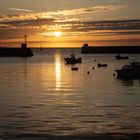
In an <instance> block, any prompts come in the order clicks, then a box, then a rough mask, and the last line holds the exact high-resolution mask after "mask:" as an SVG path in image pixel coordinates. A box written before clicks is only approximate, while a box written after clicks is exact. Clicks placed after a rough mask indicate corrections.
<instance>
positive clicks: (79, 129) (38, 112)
mask: <svg viewBox="0 0 140 140" xmlns="http://www.w3.org/2000/svg"><path fill="white" fill-rule="evenodd" d="M32 51H33V53H34V56H33V57H29V58H20V57H1V58H0V140H118V139H121V140H123V139H129V140H131V139H132V140H140V79H125V80H122V79H118V78H117V74H116V72H115V70H116V69H120V68H121V67H122V66H123V65H125V64H129V63H130V62H133V61H140V55H139V54H124V56H125V55H127V56H129V59H128V60H116V59H115V55H117V54H81V53H80V49H42V50H39V49H33V50H32ZM72 53H73V54H75V55H76V57H81V58H82V63H81V64H76V65H67V64H65V61H64V58H65V57H69V56H70V55H71V54H72ZM98 63H105V64H108V66H107V67H100V68H98V67H97V64H98ZM72 67H78V71H72V70H71V68H72ZM88 72H89V73H88Z"/></svg>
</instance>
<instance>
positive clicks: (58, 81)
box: [55, 54, 61, 90]
mask: <svg viewBox="0 0 140 140" xmlns="http://www.w3.org/2000/svg"><path fill="white" fill-rule="evenodd" d="M55 77H56V90H60V88H61V58H60V55H59V54H56V55H55Z"/></svg>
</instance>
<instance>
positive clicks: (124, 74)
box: [115, 62, 140, 79]
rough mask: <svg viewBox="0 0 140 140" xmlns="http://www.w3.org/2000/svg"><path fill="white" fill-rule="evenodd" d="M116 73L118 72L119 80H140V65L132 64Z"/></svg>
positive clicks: (137, 63)
mask: <svg viewBox="0 0 140 140" xmlns="http://www.w3.org/2000/svg"><path fill="white" fill-rule="evenodd" d="M115 71H116V72H117V76H118V78H123V79H127V78H140V63H139V62H132V63H130V64H129V65H124V66H123V67H122V68H121V69H118V70H115Z"/></svg>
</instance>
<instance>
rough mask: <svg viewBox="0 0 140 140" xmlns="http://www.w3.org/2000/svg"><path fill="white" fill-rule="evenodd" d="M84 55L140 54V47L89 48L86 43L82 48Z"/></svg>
mask: <svg viewBox="0 0 140 140" xmlns="http://www.w3.org/2000/svg"><path fill="white" fill-rule="evenodd" d="M81 53H83V54H92V53H95V54H96V53H100V54H106V53H107V54H112V53H114V54H140V46H89V45H88V44H87V43H85V44H84V45H83V46H82V48H81Z"/></svg>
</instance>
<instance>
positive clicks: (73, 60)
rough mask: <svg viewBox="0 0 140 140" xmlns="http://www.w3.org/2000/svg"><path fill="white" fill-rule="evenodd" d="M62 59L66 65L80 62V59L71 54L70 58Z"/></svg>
mask: <svg viewBox="0 0 140 140" xmlns="http://www.w3.org/2000/svg"><path fill="white" fill-rule="evenodd" d="M64 59H65V61H66V64H76V63H81V62H82V59H81V57H78V58H76V57H75V55H74V54H71V55H70V57H66V58H64Z"/></svg>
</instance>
